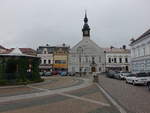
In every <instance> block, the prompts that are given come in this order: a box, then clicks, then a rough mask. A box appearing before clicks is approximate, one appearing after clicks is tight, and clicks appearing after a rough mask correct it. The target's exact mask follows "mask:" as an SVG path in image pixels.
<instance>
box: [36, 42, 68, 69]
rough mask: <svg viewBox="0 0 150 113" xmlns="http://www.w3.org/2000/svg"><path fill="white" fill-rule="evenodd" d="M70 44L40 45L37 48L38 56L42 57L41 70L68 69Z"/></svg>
mask: <svg viewBox="0 0 150 113" xmlns="http://www.w3.org/2000/svg"><path fill="white" fill-rule="evenodd" d="M69 48H70V47H69V46H66V45H65V44H63V45H61V46H49V45H46V46H40V47H39V48H38V49H37V53H38V54H37V56H38V57H40V58H41V64H40V67H39V68H40V70H41V71H53V70H56V71H61V70H66V71H67V70H68V54H69Z"/></svg>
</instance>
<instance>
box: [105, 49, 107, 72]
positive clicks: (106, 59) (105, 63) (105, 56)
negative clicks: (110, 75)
mask: <svg viewBox="0 0 150 113" xmlns="http://www.w3.org/2000/svg"><path fill="white" fill-rule="evenodd" d="M104 57H105V62H104V71H105V72H106V62H107V61H106V60H107V58H106V51H104Z"/></svg>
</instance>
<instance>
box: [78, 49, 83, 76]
mask: <svg viewBox="0 0 150 113" xmlns="http://www.w3.org/2000/svg"><path fill="white" fill-rule="evenodd" d="M77 53H78V54H79V72H80V77H81V55H82V54H83V48H82V47H80V46H79V47H78V48H77Z"/></svg>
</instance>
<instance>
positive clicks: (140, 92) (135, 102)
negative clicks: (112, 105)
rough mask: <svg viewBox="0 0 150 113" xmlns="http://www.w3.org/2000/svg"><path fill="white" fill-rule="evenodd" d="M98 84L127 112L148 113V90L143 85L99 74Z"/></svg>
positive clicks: (149, 94) (149, 93) (149, 110)
mask: <svg viewBox="0 0 150 113" xmlns="http://www.w3.org/2000/svg"><path fill="white" fill-rule="evenodd" d="M99 84H100V85H101V86H102V87H103V88H104V89H105V90H106V91H107V92H108V93H109V94H110V95H111V96H112V97H113V98H114V99H115V100H116V101H117V102H118V103H119V104H120V105H122V106H123V107H124V108H125V109H126V110H127V111H128V113H150V107H149V105H150V92H149V91H148V89H147V88H146V87H145V86H133V85H131V84H126V83H125V81H121V80H116V79H111V78H107V77H106V76H104V75H101V76H99Z"/></svg>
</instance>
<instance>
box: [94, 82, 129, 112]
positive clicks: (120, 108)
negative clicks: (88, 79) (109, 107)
mask: <svg viewBox="0 0 150 113" xmlns="http://www.w3.org/2000/svg"><path fill="white" fill-rule="evenodd" d="M95 84H96V85H97V87H98V88H99V89H100V90H101V91H102V92H103V94H104V95H105V96H106V97H107V98H108V99H109V100H110V102H111V103H112V104H113V105H114V106H116V108H117V109H118V110H119V111H120V113H127V112H126V110H125V109H124V108H123V107H121V106H120V105H119V104H118V103H117V102H116V101H115V100H114V99H113V98H112V97H111V96H110V95H109V94H108V93H107V92H106V91H105V90H104V88H102V87H101V86H100V85H99V84H98V83H95Z"/></svg>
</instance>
